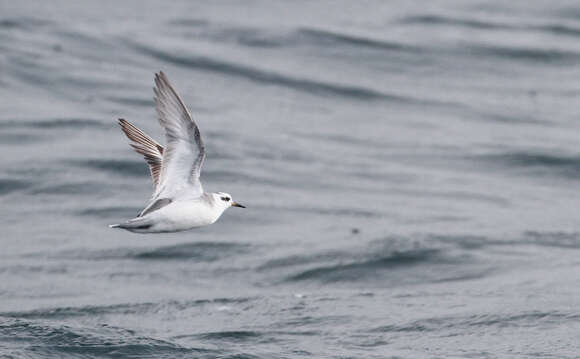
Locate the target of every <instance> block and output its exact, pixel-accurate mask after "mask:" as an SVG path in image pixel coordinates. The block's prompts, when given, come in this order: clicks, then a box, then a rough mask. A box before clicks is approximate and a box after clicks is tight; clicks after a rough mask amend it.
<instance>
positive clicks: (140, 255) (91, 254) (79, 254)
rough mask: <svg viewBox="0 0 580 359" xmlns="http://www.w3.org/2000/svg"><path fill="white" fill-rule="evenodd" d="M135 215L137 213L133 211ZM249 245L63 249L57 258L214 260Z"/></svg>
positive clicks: (211, 243)
mask: <svg viewBox="0 0 580 359" xmlns="http://www.w3.org/2000/svg"><path fill="white" fill-rule="evenodd" d="M133 215H135V213H133ZM248 250H249V245H248V244H245V243H234V242H193V243H183V244H177V245H170V246H162V247H158V248H154V249H142V248H122V247H120V248H114V249H104V250H98V251H78V250H72V251H63V252H60V253H57V254H56V257H57V258H85V259H88V260H116V259H132V260H159V261H167V260H196V261H201V262H212V261H216V260H218V259H222V258H225V257H229V256H233V255H238V254H242V253H246V252H247V251H248Z"/></svg>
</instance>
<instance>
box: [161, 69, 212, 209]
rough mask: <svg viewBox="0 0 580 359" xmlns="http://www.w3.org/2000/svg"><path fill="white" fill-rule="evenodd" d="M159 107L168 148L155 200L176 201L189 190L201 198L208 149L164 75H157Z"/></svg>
mask: <svg viewBox="0 0 580 359" xmlns="http://www.w3.org/2000/svg"><path fill="white" fill-rule="evenodd" d="M153 91H154V92H155V105H156V109H157V115H158V119H159V123H160V124H161V126H162V127H163V128H164V129H165V140H166V146H165V150H164V151H163V161H162V165H161V171H160V175H159V185H158V186H157V190H156V191H155V193H154V195H153V197H154V198H172V197H173V196H174V195H175V194H176V193H178V192H179V191H181V190H183V189H185V188H187V189H188V194H189V195H192V196H201V195H202V193H203V188H202V186H201V182H200V180H199V176H200V173H201V166H202V164H203V160H204V158H205V147H204V145H203V141H202V139H201V134H200V133H199V129H198V128H197V125H196V124H195V122H194V121H193V118H192V117H191V115H190V113H189V111H188V110H187V108H186V107H185V105H184V104H183V101H182V100H181V98H180V97H179V95H178V94H177V92H176V91H175V89H174V88H173V86H171V84H170V83H169V80H168V79H167V76H165V74H164V73H163V72H159V74H156V75H155V88H154V89H153Z"/></svg>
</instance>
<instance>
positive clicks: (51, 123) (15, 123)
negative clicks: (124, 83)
mask: <svg viewBox="0 0 580 359" xmlns="http://www.w3.org/2000/svg"><path fill="white" fill-rule="evenodd" d="M110 127H111V126H110V125H106V124H104V123H103V122H101V121H97V120H90V119H80V118H47V119H43V120H25V119H22V120H7V121H0V128H31V129H41V130H45V129H57V130H58V129H64V128H71V129H82V128H91V129H93V128H101V129H105V128H110Z"/></svg>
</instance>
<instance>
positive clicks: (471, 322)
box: [371, 311, 580, 333]
mask: <svg viewBox="0 0 580 359" xmlns="http://www.w3.org/2000/svg"><path fill="white" fill-rule="evenodd" d="M579 319H580V315H579V314H578V313H574V312H561V311H553V312H546V311H544V312H542V311H528V312H520V313H515V314H514V313H511V314H509V313H506V314H505V315H502V314H495V313H490V314H472V315H467V316H447V317H433V318H425V319H420V320H415V321H412V322H408V323H397V324H389V325H384V326H380V327H377V328H374V329H372V330H371V332H381V333H385V332H440V331H442V330H457V331H461V330H465V329H468V328H473V327H498V328H505V327H528V326H532V325H533V326H538V325H541V324H544V325H547V324H555V323H557V324H561V322H562V321H567V320H571V321H574V322H576V321H578V320H579Z"/></svg>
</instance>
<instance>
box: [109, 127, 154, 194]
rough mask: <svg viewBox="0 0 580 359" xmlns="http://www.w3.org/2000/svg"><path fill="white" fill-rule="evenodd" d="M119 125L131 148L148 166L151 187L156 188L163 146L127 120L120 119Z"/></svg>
mask: <svg viewBox="0 0 580 359" xmlns="http://www.w3.org/2000/svg"><path fill="white" fill-rule="evenodd" d="M119 125H121V129H122V130H123V132H124V133H125V135H126V136H127V137H128V138H129V140H131V141H132V143H131V147H133V149H135V151H136V152H137V153H139V154H141V155H143V157H144V158H145V161H146V162H147V164H148V165H149V172H150V173H151V178H152V179H153V185H154V187H155V188H157V186H158V185H159V175H160V173H161V165H162V163H163V146H161V145H160V144H159V143H157V142H156V141H155V140H154V139H152V138H151V137H150V136H148V135H147V134H146V133H145V132H143V131H141V130H140V129H139V128H137V127H136V126H134V125H133V124H131V123H130V122H129V121H127V120H124V119H122V118H120V119H119Z"/></svg>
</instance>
